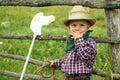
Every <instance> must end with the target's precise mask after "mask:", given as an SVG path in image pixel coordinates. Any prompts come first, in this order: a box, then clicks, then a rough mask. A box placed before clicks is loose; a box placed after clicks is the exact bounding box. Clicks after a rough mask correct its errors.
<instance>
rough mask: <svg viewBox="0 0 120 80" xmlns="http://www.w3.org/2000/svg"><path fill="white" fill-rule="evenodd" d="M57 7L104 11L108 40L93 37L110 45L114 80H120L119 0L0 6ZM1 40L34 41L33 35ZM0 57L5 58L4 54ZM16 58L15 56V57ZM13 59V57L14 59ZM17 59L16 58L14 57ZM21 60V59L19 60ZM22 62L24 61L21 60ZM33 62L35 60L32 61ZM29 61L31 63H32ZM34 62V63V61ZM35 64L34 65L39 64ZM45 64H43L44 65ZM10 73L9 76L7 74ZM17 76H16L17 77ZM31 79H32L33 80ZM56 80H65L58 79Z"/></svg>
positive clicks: (38, 0) (21, 1)
mask: <svg viewBox="0 0 120 80" xmlns="http://www.w3.org/2000/svg"><path fill="white" fill-rule="evenodd" d="M57 5H83V6H86V7H90V8H97V9H104V11H105V15H106V16H105V17H106V27H107V34H108V36H107V38H98V37H93V38H94V39H95V40H96V41H97V42H99V43H108V44H109V54H110V55H109V56H110V59H111V64H114V65H113V66H114V70H113V72H114V74H113V75H112V76H113V77H114V80H120V74H119V73H120V18H119V14H118V9H120V1H119V0H104V1H103V2H94V1H91V0H0V6H29V7H31V6H34V7H42V6H57ZM0 38H4V39H32V36H31V35H9V34H0ZM37 39H38V40H49V39H52V40H65V39H66V36H50V35H46V36H37ZM0 56H3V57H5V55H3V54H2V53H0ZM11 56H13V55H11ZM14 56H15V55H14ZM12 58H13V57H12ZM14 58H15V57H14ZM17 59H19V58H17ZM20 60H22V59H20ZM31 61H33V59H32V60H31ZM31 61H29V62H31ZM33 62H34V61H33ZM39 63H40V62H39V61H38V63H34V64H39ZM42 64H43V63H41V65H42ZM7 73H8V74H7ZM93 73H94V74H97V75H100V76H103V77H106V76H110V75H111V74H110V73H107V72H101V71H97V70H94V71H93ZM0 74H3V75H5V74H7V75H9V76H14V77H19V76H20V74H16V73H12V72H7V71H2V70H1V71H0ZM15 75H16V76H15ZM24 77H26V78H28V77H30V76H29V75H25V76H24ZM32 78H34V79H38V80H41V79H40V78H41V76H36V75H32ZM32 78H31V79H32ZM45 80H49V79H47V78H46V79H45ZM55 80H64V79H57V78H55Z"/></svg>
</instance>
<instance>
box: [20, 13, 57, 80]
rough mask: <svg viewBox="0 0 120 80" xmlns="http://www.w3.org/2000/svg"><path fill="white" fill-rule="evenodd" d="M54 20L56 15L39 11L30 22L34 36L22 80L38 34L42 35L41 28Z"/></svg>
mask: <svg viewBox="0 0 120 80" xmlns="http://www.w3.org/2000/svg"><path fill="white" fill-rule="evenodd" d="M54 20H55V17H54V16H52V15H51V16H44V15H43V13H38V14H36V15H35V16H34V17H33V19H32V21H31V24H30V28H31V30H32V32H33V33H34V36H33V40H32V43H31V46H30V48H29V52H28V55H27V57H26V61H25V64H24V67H23V70H22V73H21V76H20V80H22V79H23V76H24V73H25V70H26V67H27V64H28V61H29V58H30V55H31V52H32V48H33V45H34V41H35V38H36V36H37V35H41V28H42V26H43V25H48V24H50V23H51V22H52V21H54Z"/></svg>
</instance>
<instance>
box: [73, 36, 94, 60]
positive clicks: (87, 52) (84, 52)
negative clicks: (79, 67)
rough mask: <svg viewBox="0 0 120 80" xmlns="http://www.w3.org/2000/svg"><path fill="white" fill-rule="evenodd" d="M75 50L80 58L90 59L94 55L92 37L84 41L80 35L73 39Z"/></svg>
mask: <svg viewBox="0 0 120 80" xmlns="http://www.w3.org/2000/svg"><path fill="white" fill-rule="evenodd" d="M75 51H76V52H77V54H78V55H79V56H80V58H82V59H87V60H88V59H90V58H91V56H92V57H93V56H94V57H95V55H96V42H95V41H94V40H93V39H90V40H87V41H85V40H84V39H83V38H82V37H80V38H77V39H76V40H75Z"/></svg>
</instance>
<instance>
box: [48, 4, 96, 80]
mask: <svg viewBox="0 0 120 80" xmlns="http://www.w3.org/2000/svg"><path fill="white" fill-rule="evenodd" d="M95 22H96V20H95V19H91V18H89V17H88V14H87V12H86V11H85V9H84V8H83V7H82V6H74V7H73V8H72V10H71V12H70V13H69V17H68V19H66V20H64V24H65V25H66V26H67V27H68V29H69V31H70V35H71V36H70V37H69V38H68V42H67V47H66V55H65V56H64V57H63V58H61V59H58V60H54V61H50V66H54V67H56V66H60V67H61V70H62V72H63V73H64V74H65V76H66V80H90V77H89V76H90V75H91V73H92V66H93V63H94V59H95V56H96V42H95V40H93V39H92V38H90V37H89V34H90V32H91V30H88V29H89V28H90V27H91V26H92V25H93V24H95Z"/></svg>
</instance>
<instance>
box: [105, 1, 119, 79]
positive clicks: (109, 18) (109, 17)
mask: <svg viewBox="0 0 120 80" xmlns="http://www.w3.org/2000/svg"><path fill="white" fill-rule="evenodd" d="M112 1H117V0H105V2H106V3H108V2H112ZM105 14H106V26H107V33H108V37H109V38H111V39H119V38H120V21H119V15H118V10H117V9H110V8H108V9H105ZM109 55H110V60H111V65H112V70H113V72H115V73H120V44H118V43H117V44H116V43H110V44H109ZM114 80H117V79H114Z"/></svg>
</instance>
